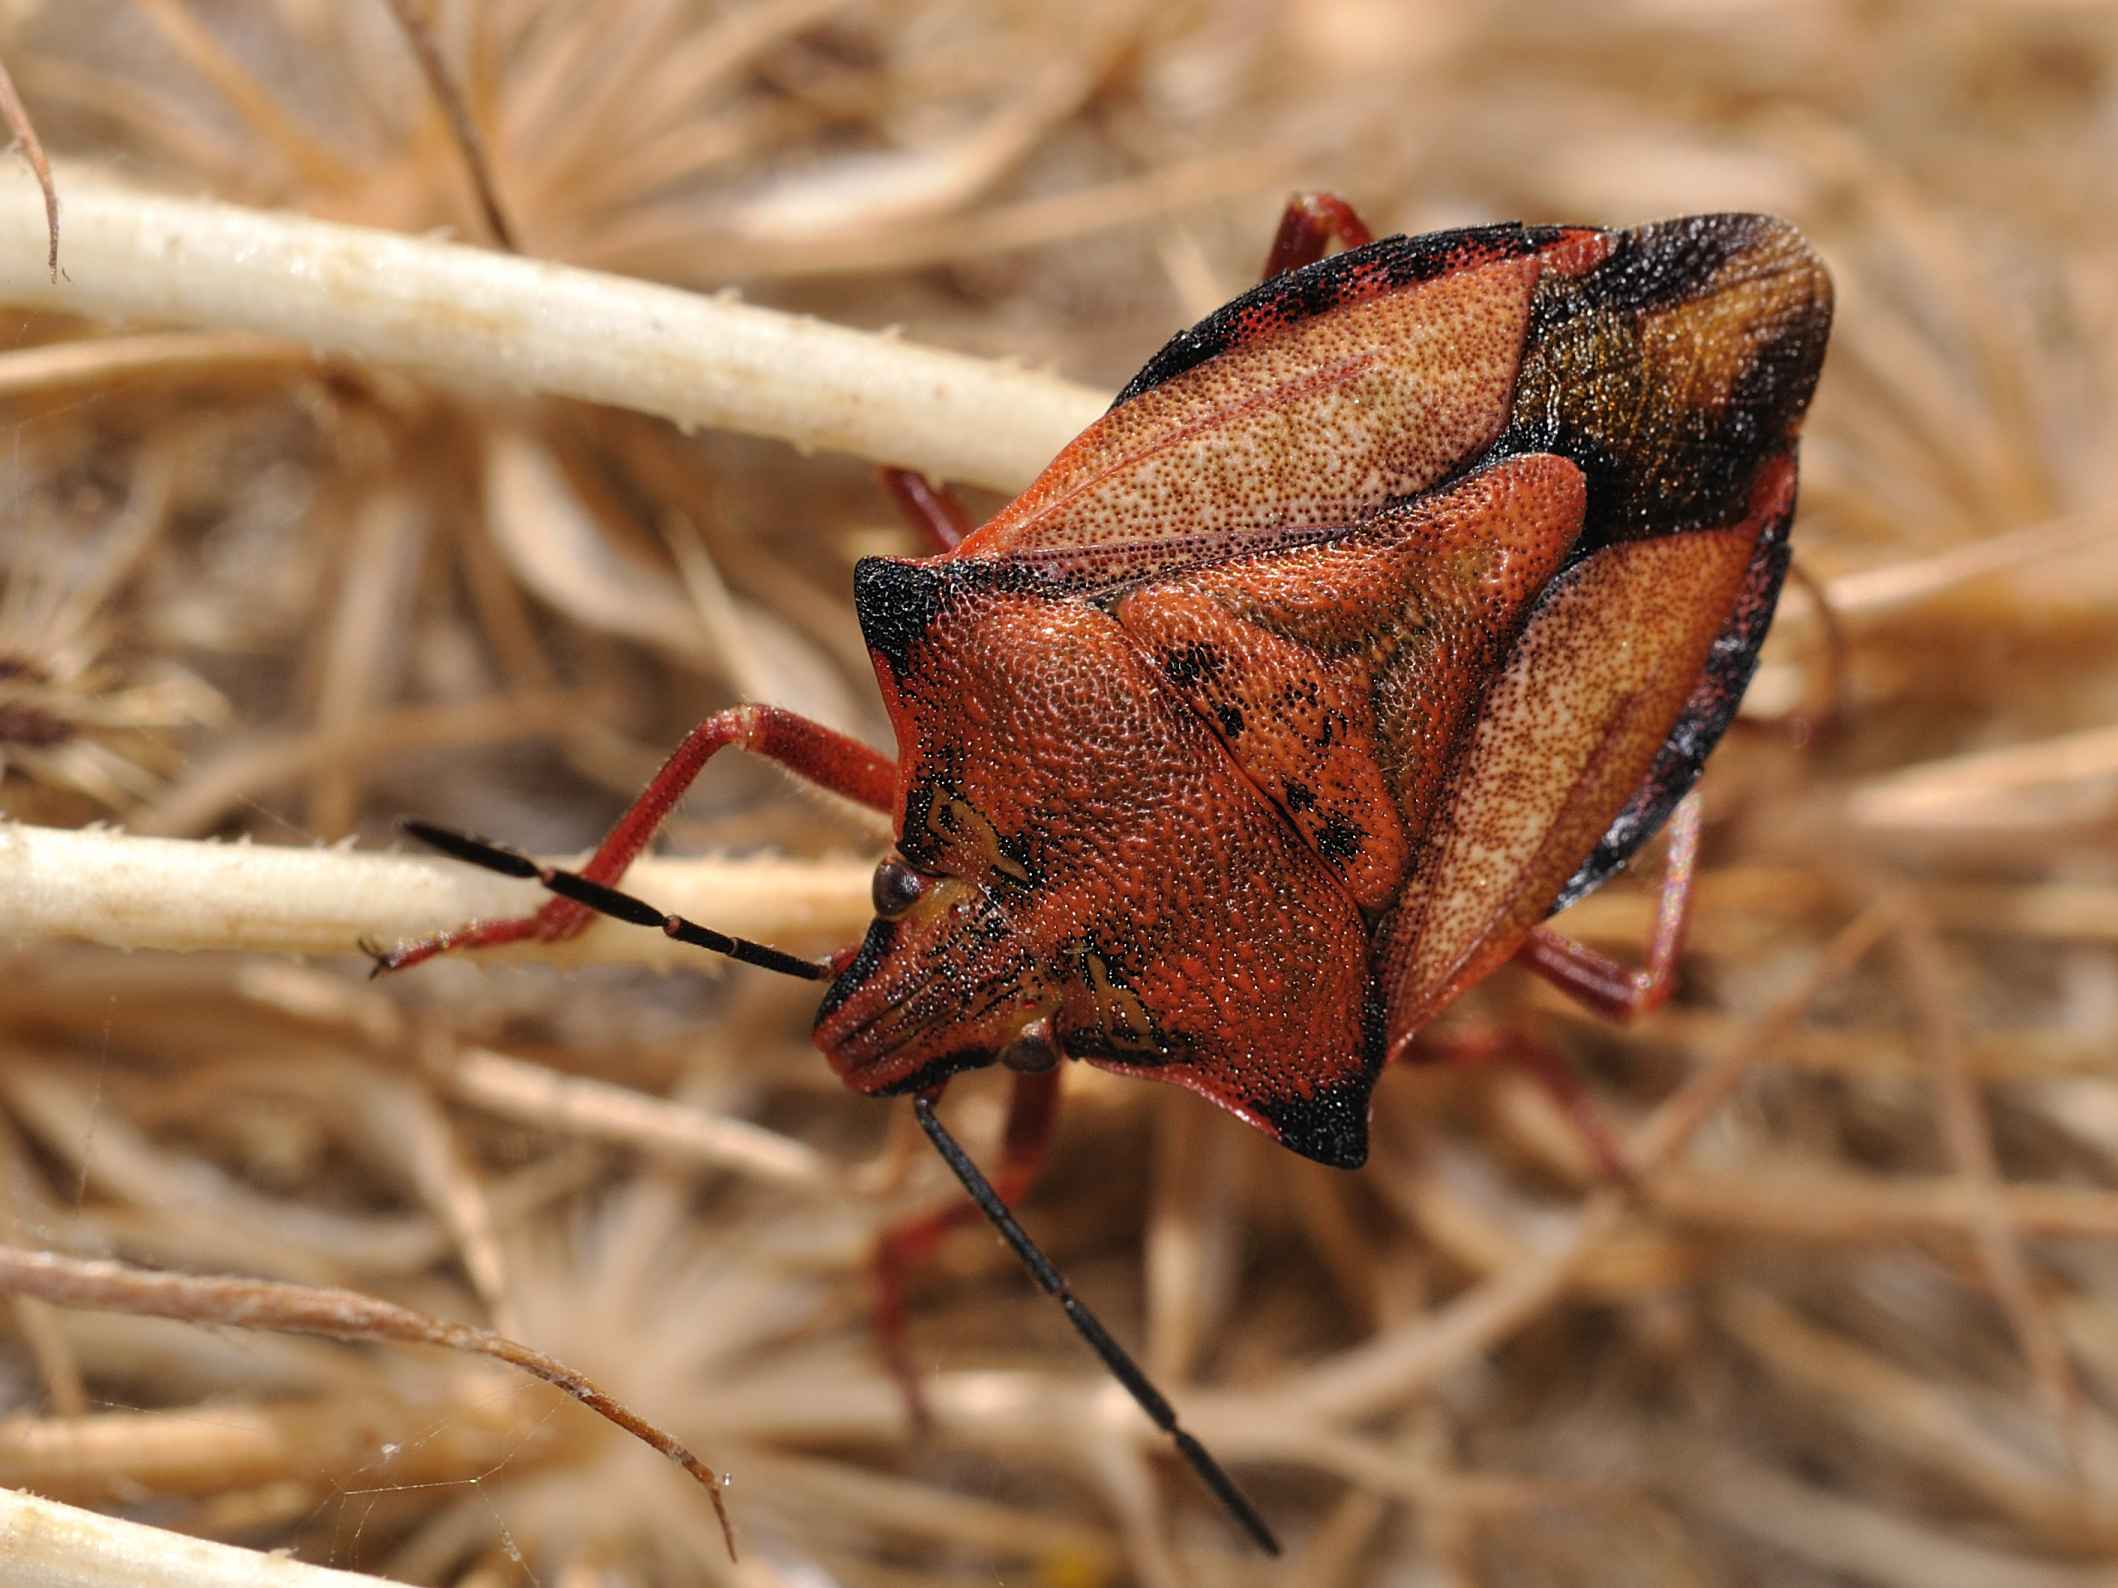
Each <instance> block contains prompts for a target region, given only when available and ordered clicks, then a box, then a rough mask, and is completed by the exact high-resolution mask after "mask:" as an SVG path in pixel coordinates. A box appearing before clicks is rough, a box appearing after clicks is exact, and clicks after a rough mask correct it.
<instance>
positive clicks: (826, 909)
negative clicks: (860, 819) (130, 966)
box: [0, 212, 874, 968]
mask: <svg viewBox="0 0 2118 1588" xmlns="http://www.w3.org/2000/svg"><path fill="white" fill-rule="evenodd" d="M69 213H70V212H69ZM576 858H577V857H576ZM873 869H874V860H873V859H872V857H871V858H849V859H842V860H780V859H758V860H750V859H746V860H723V859H712V858H709V859H702V860H654V859H648V860H642V861H640V862H639V864H637V865H636V866H634V867H633V868H632V870H631V871H629V872H627V873H626V877H625V885H626V887H627V888H628V889H631V890H632V891H634V892H637V893H638V894H639V895H640V896H641V897H642V898H645V899H648V900H650V901H651V902H653V903H654V904H655V905H657V906H658V907H660V908H662V909H665V910H671V911H674V912H676V913H678V914H680V915H689V916H693V917H695V918H697V919H700V920H703V921H705V922H707V923H708V924H710V925H712V926H714V927H716V928H717V929H719V930H721V931H724V932H733V933H735V934H736V935H737V936H740V937H752V938H757V939H760V940H762V941H764V942H768V943H772V944H775V945H777V946H780V947H786V948H791V949H794V950H797V951H813V950H817V949H822V948H828V947H835V946H839V945H842V944H846V943H851V942H853V941H855V940H856V939H857V938H859V936H860V934H861V933H862V932H863V931H864V930H865V929H866V927H867V924H868V919H869V916H870V914H871V913H872V907H871V906H870V904H869V903H868V882H869V874H870V873H871V871H872V870H873ZM546 897H548V896H547V895H546V894H544V893H543V892H542V891H541V890H540V889H538V888H537V886H536V885H535V884H534V883H529V882H518V881H514V880H512V879H510V878H506V877H496V876H493V875H491V874H490V873H487V872H482V871H479V870H477V869H475V868H473V867H470V866H466V865H461V864H459V863H456V862H452V861H447V860H440V859H429V858H427V857H424V856H418V855H379V854H355V853H352V852H349V851H347V850H342V849H295V848H272V847H267V846H264V845H259V844H220V843H202V842H197V841H194V840H189V839H179V838H136V837H133V836H131V835H129V834H126V833H114V832H109V831H103V830H94V831H88V832H63V831H59V830H57V829H54V828H48V827H26V826H19V825H8V824H0V948H5V947H10V946H13V945H15V944H22V943H28V942H32V941H37V940H47V939H52V938H75V939H80V940H84V941H87V942H91V943H101V944H104V945H105V946H107V947H111V948H157V949H176V950H183V949H218V950H228V949H247V950H251V951H256V952H264V953H279V954H349V953H353V952H355V951H356V950H355V946H356V944H357V943H358V942H359V941H360V940H361V939H362V938H367V939H370V940H372V941H375V942H379V943H382V944H385V945H388V944H391V943H395V942H397V941H398V940H400V939H402V938H410V937H418V936H421V935H422V934H424V933H427V932H434V931H439V930H441V929H442V928H444V927H449V926H456V925H460V924H462V923H463V922H464V921H466V920H473V919H478V918H486V917H493V916H507V915H520V914H523V913H525V912H526V911H528V910H533V909H535V908H536V907H537V906H538V905H539V904H540V903H542V902H543V900H544V899H545V898H546ZM480 957H481V958H485V957H488V956H486V955H481V956H480ZM490 957H492V958H495V959H500V958H506V959H515V960H520V959H535V960H538V961H541V962H544V963H550V964H566V965H588V964H627V965H653V966H661V967H677V966H690V967H697V968H704V967H705V966H708V965H711V964H714V963H716V959H715V956H713V955H711V954H708V953H705V952H704V951H702V950H700V949H696V948H687V947H685V946H684V945H683V944H680V943H674V942H672V941H670V940H669V939H668V938H666V937H664V936H663V935H662V934H661V933H660V932H655V931H650V930H648V929H647V928H645V927H638V926H626V925H623V924H620V923H618V922H614V921H599V922H597V923H596V924H595V925H594V926H592V927H590V928H589V930H588V931H586V932H585V933H583V934H582V935H581V936H580V937H578V938H576V939H574V940H573V941H572V942H570V943H552V944H523V945H518V946H515V947H510V948H505V949H495V950H492V951H490Z"/></svg>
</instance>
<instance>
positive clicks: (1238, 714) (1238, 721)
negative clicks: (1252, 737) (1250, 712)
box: [1213, 706, 1243, 739]
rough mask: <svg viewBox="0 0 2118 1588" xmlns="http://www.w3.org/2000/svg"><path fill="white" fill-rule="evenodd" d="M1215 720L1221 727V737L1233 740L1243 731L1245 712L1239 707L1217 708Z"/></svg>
mask: <svg viewBox="0 0 2118 1588" xmlns="http://www.w3.org/2000/svg"><path fill="white" fill-rule="evenodd" d="M1213 714H1214V720H1215V721H1217V722H1219V723H1220V725H1221V737H1222V738H1224V739H1233V738H1235V737H1236V736H1237V735H1238V734H1240V733H1241V732H1242V731H1243V712H1242V708H1241V707H1238V706H1216V707H1214V708H1213Z"/></svg>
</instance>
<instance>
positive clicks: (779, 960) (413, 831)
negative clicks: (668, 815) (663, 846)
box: [399, 821, 831, 981]
mask: <svg viewBox="0 0 2118 1588" xmlns="http://www.w3.org/2000/svg"><path fill="white" fill-rule="evenodd" d="M399 826H400V828H401V830H402V831H403V833H404V835H405V836H406V837H407V838H416V839H417V840H418V841H419V842H420V843H423V844H425V845H426V846H427V847H428V848H429V849H438V850H440V851H441V852H442V853H443V854H445V855H447V856H449V857H450V858H451V859H452V860H462V861H466V862H468V863H469V864H471V865H474V866H479V867H482V868H484V869H485V870H487V871H497V872H499V873H500V875H501V876H503V877H520V878H522V879H523V880H524V881H526V882H536V883H541V884H542V885H543V886H544V887H545V888H547V889H548V890H550V891H551V892H553V893H556V894H558V895H559V897H560V898H562V899H571V900H573V901H574V903H576V904H580V905H586V906H587V907H588V908H589V909H591V910H594V911H595V912H596V913H597V914H598V915H607V916H610V917H611V918H612V919H614V920H619V921H629V922H631V923H632V924H633V925H634V926H652V927H657V928H659V929H660V930H661V931H663V932H664V933H666V934H667V935H669V936H670V937H673V938H675V939H676V940H677V941H678V942H679V943H689V944H690V945H691V946H692V947H693V948H703V949H709V950H711V951H712V952H713V953H716V954H726V955H727V956H728V957H729V958H730V959H739V960H741V961H742V962H743V963H744V964H745V965H755V966H757V967H758V968H759V969H760V970H770V971H777V972H779V974H780V975H782V976H799V977H801V978H802V979H803V980H804V981H828V980H830V978H831V967H830V966H829V965H826V964H825V963H824V962H823V961H821V960H815V959H804V958H802V956H801V955H799V954H790V953H788V952H787V951H786V950H785V949H783V948H774V947H772V946H771V945H770V944H767V943H753V942H752V941H751V940H750V939H749V938H747V937H730V936H729V935H728V934H727V933H726V932H716V931H715V930H714V929H713V928H712V927H710V926H701V925H699V923H698V922H696V921H690V920H686V919H685V918H684V917H683V916H681V915H668V914H665V913H664V912H662V911H660V910H657V909H656V908H655V907H654V906H653V905H651V904H649V903H648V902H647V901H646V900H645V899H640V898H636V897H634V896H633V895H632V894H630V893H622V892H620V891H619V890H618V889H616V888H610V887H605V886H604V885H603V884H602V883H600V882H591V881H590V880H589V879H588V878H586V877H584V876H582V875H581V873H580V872H578V871H562V870H560V869H559V868H558V867H557V866H544V865H539V864H538V863H537V862H536V861H534V860H532V859H530V857H529V856H528V855H525V854H523V853H522V851H520V850H519V849H510V848H508V847H507V846H506V845H505V844H496V843H494V842H493V841H492V840H491V839H490V838H478V837H474V836H473V835H471V834H470V833H461V832H458V831H456V829H455V828H453V827H437V826H436V825H435V824H434V823H432V822H422V821H406V822H402V823H400V824H399Z"/></svg>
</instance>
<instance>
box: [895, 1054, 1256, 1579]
mask: <svg viewBox="0 0 2118 1588" xmlns="http://www.w3.org/2000/svg"><path fill="white" fill-rule="evenodd" d="M912 1112H913V1113H915V1114H917V1115H918V1116H919V1128H920V1129H921V1130H923V1131H925V1132H926V1133H927V1140H929V1141H931V1142H932V1143H934V1150H935V1151H936V1152H938V1153H940V1154H941V1161H942V1162H943V1163H945V1164H947V1165H948V1166H949V1168H950V1169H952V1170H953V1171H955V1174H956V1178H957V1179H959V1180H961V1181H962V1182H963V1188H964V1190H966V1191H968V1192H969V1193H970V1194H971V1200H972V1201H973V1202H975V1203H977V1204H978V1211H979V1212H981V1213H983V1214H984V1215H985V1216H986V1217H987V1218H988V1219H990V1220H991V1221H992V1224H993V1228H994V1229H996V1230H998V1231H999V1232H1000V1235H1001V1238H1002V1239H1003V1240H1005V1241H1006V1242H1007V1243H1008V1245H1010V1246H1012V1247H1014V1248H1015V1255H1016V1256H1017V1257H1019V1258H1021V1259H1022V1266H1023V1267H1025V1268H1027V1269H1028V1270H1029V1271H1030V1277H1031V1278H1033V1279H1035V1280H1036V1281H1037V1283H1038V1284H1039V1285H1041V1286H1043V1287H1044V1292H1045V1294H1046V1295H1048V1296H1050V1297H1052V1298H1053V1299H1054V1300H1056V1301H1057V1302H1058V1303H1059V1305H1060V1306H1062V1307H1064V1308H1065V1309H1066V1315H1067V1317H1068V1318H1070V1319H1071V1320H1072V1321H1073V1325H1074V1327H1075V1328H1076V1329H1077V1330H1079V1331H1080V1334H1081V1338H1082V1339H1084V1340H1086V1341H1087V1342H1088V1343H1089V1346H1090V1348H1091V1349H1092V1350H1093V1351H1094V1352H1095V1353H1096V1355H1097V1356H1099V1357H1101V1358H1102V1359H1103V1365H1104V1366H1105V1367H1107V1368H1109V1369H1110V1373H1111V1377H1113V1378H1115V1379H1116V1380H1117V1381H1118V1382H1119V1383H1120V1384H1123V1385H1124V1386H1125V1389H1126V1392H1127V1393H1128V1394H1130V1395H1131V1396H1132V1398H1133V1399H1134V1400H1136V1401H1138V1402H1139V1403H1140V1409H1141V1410H1142V1411H1144V1412H1146V1413H1147V1415H1148V1418H1149V1420H1150V1421H1152V1422H1153V1423H1154V1425H1155V1426H1156V1427H1157V1428H1159V1429H1161V1430H1162V1432H1164V1433H1165V1434H1167V1435H1169V1437H1170V1439H1171V1440H1172V1441H1173V1442H1174V1443H1175V1444H1176V1447H1177V1450H1178V1452H1179V1453H1180V1454H1181V1455H1182V1456H1183V1457H1184V1459H1185V1460H1186V1461H1188V1462H1190V1463H1191V1470H1192V1471H1194V1472H1196V1473H1197V1474H1198V1475H1199V1481H1200V1482H1202V1483H1204V1484H1205V1485H1206V1487H1207V1488H1209V1489H1211V1490H1213V1494H1214V1498H1215V1499H1217V1500H1219V1501H1220V1502H1221V1504H1222V1506H1223V1507H1224V1508H1225V1509H1226V1510H1227V1512H1228V1514H1229V1515H1230V1516H1232V1517H1234V1518H1235V1519H1236V1521H1237V1522H1238V1523H1239V1524H1241V1526H1242V1528H1243V1531H1244V1532H1246V1533H1248V1534H1249V1535H1250V1536H1251V1538H1253V1539H1254V1540H1256V1541H1257V1546H1258V1548H1259V1549H1262V1550H1263V1551H1264V1552H1265V1553H1266V1554H1268V1555H1277V1554H1279V1552H1280V1541H1279V1540H1278V1539H1276V1538H1274V1537H1273V1536H1272V1529H1271V1528H1269V1527H1267V1526H1266V1525H1265V1519H1264V1518H1263V1517H1262V1516H1260V1515H1259V1514H1258V1510H1257V1507H1256V1506H1254V1505H1252V1504H1251V1503H1250V1501H1249V1500H1247V1499H1245V1498H1244V1497H1243V1491H1242V1490H1241V1489H1238V1488H1237V1487H1236V1486H1235V1480H1234V1479H1233V1478H1231V1477H1229V1475H1228V1474H1227V1473H1226V1472H1224V1471H1222V1470H1221V1464H1220V1463H1219V1462H1218V1461H1216V1460H1214V1459H1213V1457H1212V1456H1211V1455H1210V1454H1208V1452H1207V1449H1206V1447H1205V1446H1204V1445H1202V1444H1200V1443H1199V1441H1198V1440H1197V1439H1195V1438H1193V1437H1192V1436H1191V1435H1190V1434H1188V1433H1186V1432H1185V1431H1184V1430H1183V1429H1182V1428H1180V1427H1178V1426H1177V1409H1176V1408H1175V1407H1174V1406H1172V1405H1170V1404H1169V1400H1168V1398H1167V1397H1166V1396H1164V1395H1163V1393H1162V1392H1161V1391H1160V1390H1158V1389H1156V1388H1155V1387H1154V1385H1153V1384H1151V1383H1150V1382H1148V1377H1147V1375H1146V1374H1145V1373H1143V1372H1141V1371H1140V1364H1139V1363H1137V1362H1135V1361H1134V1360H1133V1359H1132V1357H1131V1356H1130V1355H1128V1354H1127V1353H1126V1350H1125V1347H1124V1346H1122V1345H1120V1344H1119V1343H1118V1342H1117V1341H1116V1340H1114V1339H1112V1338H1111V1334H1110V1331H1109V1330H1108V1329H1106V1328H1104V1327H1103V1324H1102V1322H1101V1321H1100V1320H1099V1319H1098V1318H1097V1317H1096V1315H1095V1314H1094V1313H1093V1312H1090V1311H1089V1310H1088V1308H1087V1307H1086V1306H1084V1305H1083V1304H1082V1302H1081V1298H1080V1297H1078V1296H1076V1295H1075V1294H1074V1292H1073V1287H1072V1286H1070V1285H1068V1284H1067V1282H1066V1277H1065V1275H1063V1274H1061V1273H1060V1272H1059V1270H1058V1269H1057V1268H1055V1267H1053V1266H1052V1260H1051V1259H1050V1258H1049V1257H1046V1256H1045V1255H1044V1253H1043V1252H1041V1251H1039V1250H1038V1249H1037V1243H1036V1242H1035V1241H1033V1240H1031V1239H1030V1237H1029V1232H1028V1231H1027V1230H1025V1229H1024V1228H1023V1227H1022V1226H1021V1225H1020V1224H1018V1223H1017V1222H1016V1221H1015V1215H1014V1214H1012V1213H1010V1212H1009V1211H1008V1209H1007V1204H1006V1203H1004V1202H1002V1201H1001V1200H1000V1197H999V1194H998V1193H997V1192H995V1191H994V1190H993V1186H992V1182H991V1181H989V1180H987V1179H986V1177H985V1176H984V1175H983V1174H982V1173H980V1172H979V1168H978V1165H976V1164H975V1163H973V1162H971V1159H970V1156H969V1154H967V1153H966V1152H965V1151H964V1150H963V1148H962V1147H960V1146H959V1145H957V1141H956V1138H955V1137H954V1136H952V1135H950V1134H949V1132H948V1130H947V1129H946V1128H945V1127H944V1126H943V1125H942V1123H941V1121H940V1120H939V1119H938V1118H936V1117H935V1114H934V1100H933V1098H931V1097H924V1096H923V1097H915V1098H913V1099H912Z"/></svg>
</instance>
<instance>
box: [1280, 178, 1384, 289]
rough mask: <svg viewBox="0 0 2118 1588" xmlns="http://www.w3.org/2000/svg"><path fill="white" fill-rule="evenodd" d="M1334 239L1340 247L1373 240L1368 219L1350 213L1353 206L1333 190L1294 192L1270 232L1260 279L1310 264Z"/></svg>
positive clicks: (1317, 258)
mask: <svg viewBox="0 0 2118 1588" xmlns="http://www.w3.org/2000/svg"><path fill="white" fill-rule="evenodd" d="M1333 239H1336V240H1337V242H1338V244H1339V246H1340V247H1342V248H1360V247H1363V246H1365V245H1366V244H1368V243H1372V242H1374V241H1375V233H1373V232H1371V231H1370V230H1368V223H1367V222H1366V221H1364V220H1362V219H1361V218H1360V216H1359V215H1357V214H1355V213H1354V209H1353V206H1352V205H1351V204H1348V203H1347V202H1346V201H1345V200H1344V199H1342V198H1340V197H1339V196H1338V195H1337V194H1336V193H1297V194H1295V195H1294V196H1293V197H1292V198H1290V199H1289V200H1288V201H1287V208H1286V209H1285V210H1284V211H1282V212H1281V215H1280V229H1279V230H1278V231H1277V232H1275V233H1274V234H1273V238H1272V251H1271V252H1270V253H1268V254H1267V255H1266V256H1265V273H1264V275H1263V276H1262V277H1261V278H1260V279H1261V280H1265V281H1270V280H1271V279H1272V278H1273V277H1274V276H1279V275H1284V274H1286V273H1287V272H1288V271H1290V270H1299V269H1301V268H1302V266H1304V265H1313V264H1315V263H1316V262H1317V261H1318V260H1319V259H1321V258H1323V257H1324V251H1325V250H1326V249H1327V248H1329V247H1330V246H1331V243H1332V241H1333Z"/></svg>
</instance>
